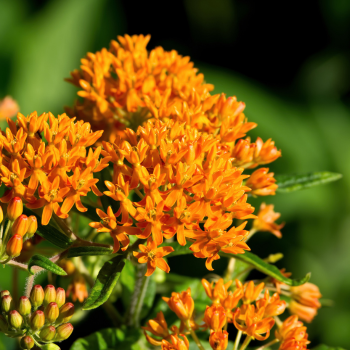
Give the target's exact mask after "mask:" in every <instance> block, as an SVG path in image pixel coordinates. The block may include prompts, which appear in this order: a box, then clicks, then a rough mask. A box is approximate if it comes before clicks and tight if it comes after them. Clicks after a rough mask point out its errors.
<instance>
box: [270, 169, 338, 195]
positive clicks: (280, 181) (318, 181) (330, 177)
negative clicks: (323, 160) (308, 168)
mask: <svg viewBox="0 0 350 350" xmlns="http://www.w3.org/2000/svg"><path fill="white" fill-rule="evenodd" d="M341 177H342V175H341V174H338V173H331V172H328V171H321V172H315V173H308V174H296V175H276V176H275V179H276V180H277V185H278V189H277V192H281V193H287V192H293V191H299V190H302V189H304V188H308V187H313V186H318V185H323V184H326V183H328V182H332V181H337V180H339V179H340V178H341Z"/></svg>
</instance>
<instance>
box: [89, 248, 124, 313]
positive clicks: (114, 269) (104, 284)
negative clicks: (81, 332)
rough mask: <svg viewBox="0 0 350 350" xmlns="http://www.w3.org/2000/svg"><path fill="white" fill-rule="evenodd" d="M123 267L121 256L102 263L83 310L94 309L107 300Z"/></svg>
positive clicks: (122, 257)
mask: <svg viewBox="0 0 350 350" xmlns="http://www.w3.org/2000/svg"><path fill="white" fill-rule="evenodd" d="M124 266H125V257H124V256H123V255H119V256H116V257H115V258H113V259H111V260H109V261H107V262H105V263H104V265H103V267H102V269H101V270H100V272H99V273H98V276H97V278H96V281H95V284H94V286H93V287H92V289H91V292H90V295H89V297H88V298H87V300H86V301H85V303H84V305H83V310H91V309H96V308H97V307H99V306H100V305H102V304H103V303H105V302H106V301H107V300H108V298H109V296H110V295H111V293H112V291H113V288H114V286H115V285H116V283H117V282H118V279H119V276H120V273H121V271H122V270H123V268H124Z"/></svg>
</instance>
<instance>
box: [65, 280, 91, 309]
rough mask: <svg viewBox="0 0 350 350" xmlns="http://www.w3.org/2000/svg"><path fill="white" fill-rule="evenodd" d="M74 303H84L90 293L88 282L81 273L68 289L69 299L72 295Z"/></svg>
mask: <svg viewBox="0 0 350 350" xmlns="http://www.w3.org/2000/svg"><path fill="white" fill-rule="evenodd" d="M71 294H72V296H71V298H72V300H73V301H77V300H79V302H80V303H82V302H83V301H84V300H85V299H86V298H87V297H88V292H87V290H86V282H85V279H84V277H83V276H82V275H81V274H80V273H76V274H75V275H74V277H73V281H72V282H71V283H70V285H69V286H68V289H67V294H66V295H67V297H69V295H71Z"/></svg>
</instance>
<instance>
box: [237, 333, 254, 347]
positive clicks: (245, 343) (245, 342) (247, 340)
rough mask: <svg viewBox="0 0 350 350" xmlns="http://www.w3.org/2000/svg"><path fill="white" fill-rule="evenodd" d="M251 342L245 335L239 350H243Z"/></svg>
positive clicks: (250, 338)
mask: <svg viewBox="0 0 350 350" xmlns="http://www.w3.org/2000/svg"><path fill="white" fill-rule="evenodd" d="M251 340H252V337H250V336H249V335H247V336H246V338H245V339H244V342H243V344H242V346H241V348H240V349H239V350H244V349H245V348H246V347H247V346H248V345H249V343H250V341H251Z"/></svg>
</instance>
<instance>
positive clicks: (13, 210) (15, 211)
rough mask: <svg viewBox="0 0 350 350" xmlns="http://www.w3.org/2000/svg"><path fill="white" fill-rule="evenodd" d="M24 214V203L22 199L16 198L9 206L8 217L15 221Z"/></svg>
mask: <svg viewBox="0 0 350 350" xmlns="http://www.w3.org/2000/svg"><path fill="white" fill-rule="evenodd" d="M22 213H23V202H22V199H21V198H20V197H14V198H12V199H11V200H10V202H9V204H8V206H7V217H8V218H9V220H11V221H15V220H16V219H17V218H18V217H19V216H20V215H22Z"/></svg>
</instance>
